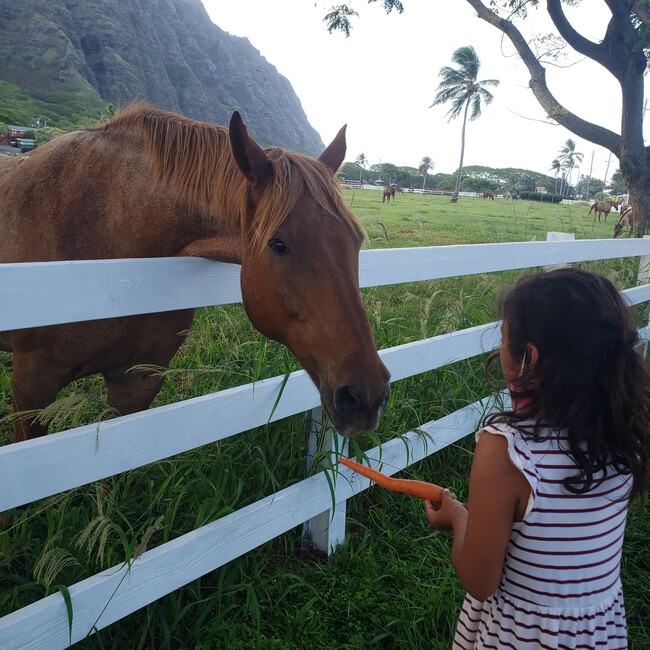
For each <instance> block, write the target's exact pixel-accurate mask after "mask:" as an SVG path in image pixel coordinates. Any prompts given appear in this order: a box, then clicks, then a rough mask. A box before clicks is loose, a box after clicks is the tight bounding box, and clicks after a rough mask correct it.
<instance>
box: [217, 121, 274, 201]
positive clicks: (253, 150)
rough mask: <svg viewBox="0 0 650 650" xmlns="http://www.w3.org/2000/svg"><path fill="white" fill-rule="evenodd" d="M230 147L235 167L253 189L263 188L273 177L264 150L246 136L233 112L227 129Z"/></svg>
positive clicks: (241, 123)
mask: <svg viewBox="0 0 650 650" xmlns="http://www.w3.org/2000/svg"><path fill="white" fill-rule="evenodd" d="M228 133H229V136H230V147H231V149H232V155H233V156H234V158H235V162H236V163H237V166H238V167H239V169H240V170H241V172H242V174H244V176H246V178H247V179H248V180H249V181H250V182H251V183H252V184H253V186H254V187H258V188H259V187H263V186H264V185H266V183H267V182H268V180H269V179H270V178H271V176H272V175H273V167H272V166H271V161H270V160H269V159H268V157H267V155H266V153H265V152H264V149H262V147H260V146H259V145H258V144H257V142H255V140H253V139H252V138H251V137H250V136H249V135H248V129H247V128H246V125H245V124H244V121H243V120H242V118H241V115H240V114H239V113H238V112H237V111H235V112H234V113H233V114H232V117H231V118H230V125H229V127H228Z"/></svg>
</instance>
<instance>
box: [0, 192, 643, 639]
mask: <svg viewBox="0 0 650 650" xmlns="http://www.w3.org/2000/svg"><path fill="white" fill-rule="evenodd" d="M344 191H345V196H346V198H347V200H348V203H349V204H350V205H351V207H352V210H353V211H354V213H355V214H356V215H357V216H358V217H359V219H360V220H361V221H362V222H363V224H364V226H365V227H366V230H367V232H368V241H367V247H368V248H386V247H391V248H397V247H413V246H430V245H441V244H464V243H483V242H501V241H529V240H531V239H537V240H543V239H546V233H547V231H563V232H574V233H575V236H576V238H578V239H584V238H602V237H611V233H612V229H613V225H614V223H615V220H616V218H617V217H616V215H615V213H613V214H612V215H610V219H609V220H608V223H607V224H606V225H605V224H598V223H596V224H594V222H593V217H588V216H587V211H588V207H586V206H584V205H574V206H566V205H549V204H539V203H533V204H531V203H526V202H523V201H519V202H514V203H513V202H508V201H501V200H496V201H483V200H480V199H476V198H461V199H460V201H459V202H458V204H455V205H454V204H451V203H450V202H449V199H448V198H446V197H437V196H419V195H412V194H401V195H400V194H398V195H397V200H396V202H395V203H394V204H382V203H381V194H380V193H379V192H372V191H360V190H356V191H355V190H349V189H346V190H344ZM612 217H613V219H612ZM585 266H586V267H587V268H590V269H591V270H594V271H597V272H600V273H603V274H605V275H607V276H608V277H610V278H611V279H612V280H613V281H614V282H615V284H616V285H617V286H618V287H619V288H621V289H623V288H626V287H629V286H633V285H634V284H635V281H636V273H637V266H638V265H637V264H636V263H635V262H634V261H621V260H612V261H608V262H594V263H590V264H588V265H585ZM517 275H518V273H517V272H503V273H494V274H480V275H476V276H468V277H464V278H450V279H447V280H436V281H428V282H420V283H409V284H403V285H396V286H392V287H377V288H372V289H366V290H364V291H363V296H364V302H365V305H366V308H367V311H368V315H369V317H370V321H371V323H372V326H373V329H374V332H375V337H376V341H377V345H378V347H379V348H386V347H390V346H394V345H398V344H401V343H406V342H409V341H413V340H417V339H420V338H423V337H425V336H433V335H436V334H440V333H443V332H448V331H454V330H457V329H462V328H466V327H470V326H474V325H479V324H483V323H488V322H491V321H492V320H494V319H495V311H494V304H495V301H496V299H497V298H498V296H499V295H500V293H501V292H502V291H503V290H504V289H505V288H507V287H508V286H510V285H511V283H512V282H513V281H514V279H515V278H516V277H517ZM483 362H484V359H483V358H478V359H474V360H471V361H463V362H459V363H456V364H453V365H451V366H448V367H445V368H442V369H440V370H437V371H433V372H429V373H426V374H425V375H421V376H418V377H416V378H412V379H407V380H404V381H401V382H396V383H395V384H394V385H393V394H392V397H391V402H390V404H389V406H388V408H387V410H386V412H385V414H384V417H383V419H382V422H381V425H380V429H379V431H377V432H376V433H375V434H373V435H372V436H365V437H363V438H361V439H358V440H357V441H355V442H354V443H353V444H355V445H358V446H359V448H360V449H368V448H370V447H372V446H374V445H376V444H378V442H380V441H382V440H388V439H390V438H392V437H394V436H395V435H398V434H400V433H402V432H405V431H408V430H410V429H413V428H414V427H417V426H418V425H420V424H422V423H424V422H427V421H429V420H432V419H435V418H438V417H440V416H442V415H445V414H447V413H450V412H452V411H454V410H456V409H458V408H460V407H462V406H464V405H466V404H468V403H470V402H473V401H474V400H476V399H478V398H480V397H483V396H485V395H487V394H488V393H489V392H490V388H489V385H488V383H487V381H486V379H485V377H484V372H483ZM297 368H298V365H297V363H296V362H295V360H294V359H293V358H292V357H291V356H290V355H289V354H287V353H286V351H284V350H283V349H282V348H281V347H280V346H279V345H277V344H275V343H272V342H265V341H264V340H263V339H262V338H261V337H260V336H259V335H258V334H257V333H256V332H255V331H254V330H253V328H252V326H251V325H250V323H249V322H248V320H247V318H246V316H245V313H244V311H243V308H242V307H241V306H226V307H214V308H209V309H202V310H200V312H199V314H198V318H197V321H196V323H195V327H194V328H193V331H192V333H191V335H190V337H189V338H188V340H187V342H186V344H185V345H184V347H183V348H182V350H181V352H180V353H179V355H177V357H176V358H175V359H174V363H173V368H172V369H171V370H170V372H169V373H168V377H167V381H166V383H165V386H164V388H163V390H162V391H161V393H160V395H159V396H158V398H157V399H156V402H155V405H160V404H166V403H170V402H174V401H178V400H181V399H186V398H189V397H194V396H198V395H202V394H205V393H207V392H210V391H216V390H220V389H223V388H227V387H230V386H234V385H239V384H243V383H247V382H250V381H253V380H255V379H263V378H266V377H271V376H275V375H279V374H283V373H285V372H286V371H287V370H294V369H297ZM10 372H11V358H10V356H9V355H6V354H5V355H2V356H1V357H0V391H1V393H2V398H3V399H2V403H1V404H0V408H2V409H4V411H3V412H2V413H0V416H4V419H3V421H2V424H1V428H0V442H4V443H6V442H8V441H9V440H10V439H11V423H10V419H9V417H8V416H9V414H10V406H9V400H10ZM104 398H105V394H104V389H103V386H102V384H101V383H100V382H99V381H98V380H97V379H96V378H89V379H86V380H83V381H79V382H77V383H75V384H74V385H73V386H71V387H70V388H68V389H67V390H66V391H64V393H63V394H62V396H61V400H60V401H59V402H58V404H57V408H55V409H52V412H51V417H52V418H53V422H54V426H53V429H56V430H61V429H65V428H69V427H70V426H77V425H80V424H85V423H87V422H92V421H95V420H97V419H98V418H103V417H108V415H109V414H107V413H105V411H104V409H105V404H104ZM303 429H304V419H303V418H302V417H298V416H296V417H293V418H289V419H287V420H283V421H281V422H279V423H276V424H273V425H270V426H267V427H261V428H258V429H255V430H252V431H249V432H246V433H244V434H241V435H239V436H237V437H236V438H233V439H231V440H227V441H225V442H220V443H216V444H213V445H208V446H206V447H203V448H201V449H198V450H195V451H192V452H188V453H185V454H182V455H180V456H178V457H174V458H171V459H168V460H165V461H163V462H159V463H155V464H152V465H148V466H145V467H142V468H139V469H137V470H133V471H131V472H127V473H124V474H122V475H119V476H117V477H113V478H110V479H107V480H104V481H101V482H98V483H96V484H93V485H88V486H85V487H82V488H78V489H76V490H72V491H70V492H68V493H65V494H61V495H57V496H54V497H52V498H50V499H47V500H45V501H43V502H39V503H35V504H31V505H29V506H27V507H25V508H24V509H20V510H16V511H12V512H9V513H5V515H6V516H7V517H8V519H9V520H10V523H9V524H8V525H9V526H10V527H9V528H8V529H5V530H4V532H3V533H2V534H0V616H1V615H4V614H6V613H8V612H9V611H13V610H15V609H18V608H19V607H21V606H23V605H26V604H29V603H31V602H33V601H35V600H37V599H39V598H42V597H43V596H45V595H47V594H49V593H53V592H56V590H57V587H56V585H61V584H64V585H71V584H73V583H75V582H77V581H79V580H81V579H83V578H85V577H87V576H89V575H92V574H94V573H96V572H98V571H100V570H102V569H106V568H108V567H111V566H113V565H115V564H118V563H120V562H122V561H123V560H124V559H126V558H129V557H132V556H133V554H134V551H135V549H136V547H138V546H139V545H140V548H141V547H142V544H143V542H146V543H148V546H149V547H150V548H151V547H153V546H156V545H158V544H161V543H163V542H166V541H169V540H171V539H173V538H175V537H177V536H179V535H181V534H183V533H186V532H188V531H190V530H192V529H194V528H196V527H198V526H200V525H203V524H205V523H208V522H210V521H212V520H214V519H216V518H219V517H221V516H223V515H225V514H228V513H230V512H232V511H234V510H237V509H239V508H241V507H243V506H244V505H246V504H249V503H252V502H254V501H257V500H258V499H259V498H261V497H263V496H266V495H268V494H272V493H273V492H274V491H276V490H278V489H281V488H282V487H286V486H288V485H290V484H292V483H295V482H297V481H299V480H301V479H302V478H303V477H304V475H305V469H304V452H303ZM472 448H473V444H472V440H471V439H466V440H464V441H462V442H461V443H460V444H458V445H454V446H452V447H449V448H446V449H444V450H442V451H441V452H439V453H437V454H435V455H433V456H432V457H431V458H429V459H427V460H425V461H423V462H421V463H418V464H417V465H414V466H412V467H410V468H409V469H408V470H407V471H405V472H403V473H402V474H401V476H410V477H414V478H420V479H424V480H431V481H435V482H437V483H440V484H443V485H447V486H449V487H450V488H451V489H452V490H453V491H454V492H455V493H456V494H457V495H458V496H459V498H461V499H462V498H465V497H466V491H467V478H468V472H469V468H470V465H471V459H472ZM348 515H349V522H348V523H349V528H348V531H349V532H348V536H347V539H346V542H345V543H344V544H343V545H342V546H341V547H340V548H339V549H338V550H337V551H336V553H335V554H334V556H333V557H331V558H329V559H328V558H325V557H323V556H322V555H320V554H318V553H315V552H313V551H312V550H310V549H309V548H305V547H304V544H303V542H302V540H301V530H300V529H296V530H293V531H291V532H289V533H287V534H285V535H283V536H281V537H279V538H276V539H275V540H273V541H272V542H270V543H268V544H265V545H264V546H262V547H260V548H258V549H256V550H255V551H253V552H250V553H248V554H246V555H245V556H243V557H241V558H239V559H237V560H235V561H233V562H231V563H229V564H228V565H226V566H224V567H223V568H222V569H220V570H218V571H215V572H213V573H211V574H209V575H207V576H204V577H203V578H201V579H200V580H196V581H194V582H192V583H191V584H189V585H187V587H185V588H183V589H181V590H179V591H177V592H175V593H173V594H171V595H169V596H167V597H165V598H163V599H161V600H159V601H157V602H156V603H153V604H151V605H149V606H148V607H146V608H144V609H143V610H141V611H139V612H136V613H134V614H132V615H131V616H129V617H127V618H126V619H123V620H122V621H120V622H118V623H117V624H115V625H113V626H111V627H109V628H107V629H105V630H101V631H99V632H98V633H97V634H95V635H94V636H93V637H90V638H89V639H87V640H86V641H84V642H82V643H80V644H78V645H77V646H75V647H79V648H115V649H125V648H129V649H130V648H134V649H135V648H146V649H152V650H153V649H155V650H159V649H163V648H165V649H167V648H169V649H180V648H188V649H189V648H192V649H195V650H199V649H204V650H208V649H213V648H242V649H246V650H251V649H255V650H266V649H273V648H278V649H287V650H289V649H294V648H295V649H301V648H316V649H323V650H329V649H332V650H334V649H340V648H346V649H362V648H386V649H397V648H404V649H406V648H408V649H420V648H422V649H425V648H426V649H438V648H440V649H443V648H449V647H450V642H451V638H452V635H453V631H454V629H455V623H456V618H457V612H458V608H459V605H460V602H461V599H462V597H463V591H462V589H461V587H460V585H459V583H458V581H457V579H456V577H455V575H454V573H453V571H452V569H451V567H450V564H449V549H450V537H449V536H448V535H445V534H438V533H436V532H435V531H433V530H432V529H431V528H430V527H429V525H428V522H427V520H426V517H425V515H424V508H423V507H422V505H421V503H419V502H418V501H417V500H415V499H412V498H409V497H405V496H400V495H395V494H391V493H387V492H385V491H382V490H380V489H379V488H376V487H373V488H371V489H369V490H367V491H365V492H364V493H362V494H360V495H358V496H356V497H354V498H353V499H351V500H350V501H349V503H348ZM5 524H6V525H7V523H6V522H5ZM649 538H650V513H649V510H648V507H647V506H646V507H645V508H644V509H641V510H640V509H633V510H632V511H631V513H630V519H629V526H628V531H627V541H626V547H625V559H624V565H623V579H624V584H625V590H626V601H627V607H628V623H629V634H630V639H631V647H632V648H637V649H639V650H640V649H641V648H649V647H650V623H649V621H650V558H649V556H650V552H649V550H648V548H649V545H648V542H647V540H648V539H649Z"/></svg>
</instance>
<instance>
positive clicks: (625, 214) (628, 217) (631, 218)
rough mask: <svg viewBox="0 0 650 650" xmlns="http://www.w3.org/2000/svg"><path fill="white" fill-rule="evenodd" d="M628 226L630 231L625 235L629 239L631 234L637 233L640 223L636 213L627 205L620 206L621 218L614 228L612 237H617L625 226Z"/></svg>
mask: <svg viewBox="0 0 650 650" xmlns="http://www.w3.org/2000/svg"><path fill="white" fill-rule="evenodd" d="M626 223H627V225H628V226H629V228H630V230H629V231H628V233H627V236H628V237H631V236H632V234H633V233H635V232H638V230H639V229H640V226H641V221H640V219H639V215H638V214H637V211H636V210H635V209H634V207H633V206H631V205H630V204H629V203H626V204H624V205H622V206H621V216H620V218H619V220H618V221H617V222H616V225H615V226H614V237H618V236H619V235H620V234H621V232H623V227H624V226H625V224H626Z"/></svg>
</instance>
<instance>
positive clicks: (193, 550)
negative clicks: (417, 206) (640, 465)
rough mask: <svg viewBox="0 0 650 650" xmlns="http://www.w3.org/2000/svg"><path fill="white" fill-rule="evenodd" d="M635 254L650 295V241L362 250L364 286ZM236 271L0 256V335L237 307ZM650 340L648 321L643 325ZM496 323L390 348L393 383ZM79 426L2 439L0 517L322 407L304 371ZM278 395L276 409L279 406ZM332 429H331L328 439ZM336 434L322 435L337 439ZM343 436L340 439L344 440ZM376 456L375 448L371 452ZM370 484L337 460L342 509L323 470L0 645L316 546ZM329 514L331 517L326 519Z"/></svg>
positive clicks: (457, 356)
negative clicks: (262, 551) (299, 537)
mask: <svg viewBox="0 0 650 650" xmlns="http://www.w3.org/2000/svg"><path fill="white" fill-rule="evenodd" d="M620 257H640V258H641V259H640V273H639V278H640V284H641V286H637V287H634V288H631V289H628V290H626V291H625V292H624V293H625V295H626V296H627V298H628V300H629V302H630V303H631V304H638V303H641V302H645V301H648V300H650V285H648V284H647V281H648V275H649V272H648V269H649V268H650V239H627V240H625V239H624V240H581V241H547V242H525V243H501V244H478V245H460V246H440V247H427V248H409V249H387V250H372V251H363V252H362V255H361V260H360V285H361V287H362V288H363V287H370V286H379V285H388V284H398V283H402V282H413V281H422V280H429V279H434V278H445V277H452V276H460V275H471V274H476V273H485V272H493V271H501V270H508V269H523V268H529V267H532V266H549V265H556V264H564V263H569V262H578V261H587V260H597V259H611V258H620ZM240 300H241V294H240V291H239V267H238V266H235V265H229V264H221V263H217V262H210V261H206V260H202V259H188V258H184V259H179V258H163V259H132V260H104V261H75V262H50V263H34V264H4V265H0V305H1V306H2V309H1V310H0V331H3V330H9V329H16V328H21V327H31V326H41V325H51V324H57V323H64V322H71V321H82V320H92V319H97V318H110V317H115V316H125V315H131V314H137V313H146V312H156V311H166V310H171V309H181V308H187V307H200V306H208V305H217V304H226V303H233V302H239V301H240ZM641 336H642V338H644V339H645V340H647V338H648V327H645V328H644V329H643V330H642V331H641ZM499 342H500V335H499V331H498V327H496V326H495V324H491V325H484V326H479V327H472V328H469V329H466V330H462V331H457V332H452V333H449V334H443V335H441V336H435V337H432V338H429V339H425V340H420V341H416V342H413V343H409V344H406V345H401V346H398V347H393V348H389V349H385V350H382V351H381V356H382V359H383V360H384V363H385V364H386V366H387V367H388V369H389V370H390V372H391V374H392V381H399V380H400V379H403V378H405V377H410V376H413V375H417V374H420V373H423V372H426V371H428V370H432V369H434V368H439V367H441V366H444V365H446V364H449V363H452V362H454V361H458V360H461V359H467V358H470V357H473V356H475V355H478V354H481V353H483V352H486V351H489V350H492V349H494V348H495V347H497V346H498V345H499ZM283 380H284V378H283V377H275V378H272V379H268V380H265V381H261V382H257V383H256V384H255V386H253V385H252V384H248V385H245V386H239V387H236V388H232V389H228V390H223V391H220V392H218V393H214V394H211V395H205V396H203V397H198V398H194V399H190V400H186V401H183V402H179V403H176V404H171V405H168V406H162V407H158V408H154V409H150V410H148V411H145V412H142V413H136V414H133V415H128V416H124V417H120V418H116V419H114V420H109V421H105V422H101V423H98V424H92V425H89V426H83V427H78V428H76V429H72V430H69V431H65V432H61V433H56V434H53V435H50V436H47V437H45V438H42V439H39V440H31V441H26V442H21V443H16V444H11V445H7V446H4V447H2V448H0V512H2V511H4V510H7V509H9V508H13V507H16V506H19V505H22V504H25V503H30V502H32V501H34V500H37V499H42V498H44V497H48V496H50V495H53V494H57V493H59V492H62V491H64V490H68V489H70V488H74V487H77V486H80V485H84V484H87V483H90V482H92V481H97V480H99V479H102V478H105V477H107V476H111V475H113V474H117V473H119V472H123V471H126V470H129V469H133V468H135V467H139V466H142V465H145V464H147V463H151V462H154V461H157V460H160V459H163V458H166V457H168V456H171V455H173V454H178V453H181V452H183V451H187V450H189V449H194V448H196V447H198V446H201V445H205V444H208V443H213V442H215V441H217V440H222V439H224V438H227V437H229V436H232V435H235V434H237V433H240V432H242V431H246V430H249V429H251V428H253V427H257V426H260V425H263V424H266V423H267V422H268V421H269V416H270V414H271V413H272V417H271V420H272V421H275V420H280V419H281V418H285V417H288V416H290V415H294V414H296V413H300V412H303V411H310V410H314V409H318V408H319V396H318V392H317V390H316V389H315V387H314V386H313V385H312V383H311V382H310V380H309V379H308V377H307V375H306V373H305V372H304V371H298V372H294V373H292V374H291V375H290V377H289V379H288V381H287V383H286V385H285V386H284V390H282V383H283ZM279 394H281V399H280V400H279V402H278V404H277V407H276V408H275V410H274V405H275V403H276V400H277V398H278V395H279ZM490 401H491V400H490V398H486V399H484V400H481V401H480V402H477V403H475V404H472V405H470V406H467V407H465V408H463V409H461V410H459V411H457V412H455V413H452V414H450V415H448V416H446V417H444V418H442V419H440V420H437V421H432V422H428V423H426V424H423V425H421V427H419V430H420V431H421V430H423V431H425V432H426V433H427V434H428V436H423V435H421V433H420V432H414V431H413V432H407V433H405V434H404V436H402V437H400V438H396V439H394V440H392V441H390V442H388V443H384V444H383V445H382V448H381V451H379V450H371V451H369V452H368V455H369V457H371V458H373V457H379V456H380V455H381V458H382V461H383V463H384V467H383V469H384V471H385V472H386V473H388V474H392V473H395V472H396V471H398V470H400V469H403V468H404V467H406V466H408V465H409V464H412V463H414V462H416V461H418V460H420V459H422V458H424V457H426V456H427V455H430V454H432V453H435V452H436V451H438V450H439V449H441V448H443V447H444V446H446V445H448V444H450V443H452V442H454V441H456V440H458V439H460V438H462V437H463V436H465V435H468V434H470V433H472V432H473V431H474V430H475V428H476V426H477V423H478V422H479V420H480V418H481V416H482V415H483V414H484V413H485V412H486V410H487V409H489V408H490ZM328 436H329V438H328ZM331 438H332V436H331V432H330V434H327V433H326V435H325V439H326V442H327V440H330V442H331ZM334 443H336V444H339V445H340V444H341V441H340V440H334ZM374 452H376V453H374ZM368 485H369V481H368V480H367V479H364V478H361V477H359V476H358V475H356V474H354V473H353V472H350V471H349V470H347V469H342V470H341V474H340V475H338V478H337V480H336V489H335V494H334V497H335V502H336V504H337V505H336V508H335V510H334V513H333V515H332V512H331V508H332V495H331V492H330V489H329V484H328V481H327V478H326V476H325V475H324V473H322V472H320V473H317V474H315V475H313V476H311V477H310V478H307V479H305V480H304V481H301V482H300V483H297V484H295V485H292V486H291V487H289V488H286V489H283V490H280V491H279V492H276V493H275V494H272V495H269V496H267V497H266V498H264V499H262V500H260V501H258V502H256V503H254V504H251V505H249V506H246V507H244V508H242V509H241V510H238V511H236V512H234V513H232V514H230V515H227V516H225V517H223V518H221V519H219V520H217V521H214V522H212V523H210V524H208V525H207V526H203V527H201V528H199V529H197V530H194V531H192V532H190V533H188V534H186V535H183V536H181V537H178V538H177V539H174V540H172V541H170V542H168V543H165V544H162V545H161V546H159V547H157V548H154V549H152V550H149V551H147V552H145V553H143V554H142V555H141V556H139V557H138V558H136V559H133V560H132V561H128V558H125V562H124V563H123V564H120V565H117V566H115V567H113V568H111V569H109V570H107V571H103V572H101V573H99V574H97V575H94V576H92V577H89V578H87V579H85V580H83V581H81V582H79V583H77V584H75V585H71V586H70V587H69V594H70V597H71V603H72V610H73V619H72V626H71V630H70V629H69V623H70V621H69V619H68V614H67V608H66V603H65V601H64V598H63V596H62V595H61V594H60V593H58V594H54V595H51V596H49V597H47V598H44V599H42V600H40V601H38V602H35V603H33V604H31V605H29V606H27V607H24V608H22V609H20V610H18V611H15V612H12V613H10V614H8V615H6V616H4V617H3V618H1V619H0V648H3V650H9V649H12V648H16V649H18V648H20V649H21V650H25V649H26V648H43V649H47V650H54V649H56V648H65V647H68V645H69V643H70V641H72V643H74V642H76V641H79V640H81V639H83V638H85V637H86V636H87V635H88V634H90V633H91V630H92V629H93V628H96V629H101V628H103V627H106V626H107V625H110V624H111V623H113V622H115V621H118V620H119V619H121V618H123V617H124V616H126V615H128V614H129V613H131V612H134V611H136V610H137V609H139V608H141V607H143V606H145V605H147V604H148V603H151V602H153V601H154V600H156V599H158V598H160V597H162V596H164V595H165V594H168V593H170V592H172V591H174V590H176V589H178V588H179V587H181V586H183V585H185V584H187V583H189V582H191V581H192V580H195V579H196V578H198V577H200V576H202V575H204V574H206V573H208V572H209V571H213V570H215V569H217V568H218V567H220V566H222V565H224V564H225V563H227V562H229V561H230V560H232V559H234V558H237V557H239V556H241V555H243V554H245V553H246V552H248V551H249V550H252V549H253V548H255V547H257V546H259V545H260V544H263V543H264V542H267V541H269V540H271V539H273V538H274V537H276V536H278V535H280V534H282V533H284V532H286V531H288V530H290V529H292V528H294V527H295V526H297V525H300V524H302V523H306V529H307V530H308V532H309V533H310V535H311V536H312V537H313V539H314V541H315V542H316V543H317V544H319V545H320V546H321V548H325V549H330V550H331V548H333V546H334V545H335V544H336V543H337V541H338V540H340V539H341V538H342V536H343V534H344V526H345V524H344V519H345V501H346V500H347V499H349V498H350V497H351V496H352V495H354V494H356V493H358V492H360V491H362V490H364V489H366V488H367V487H368ZM328 523H329V526H328Z"/></svg>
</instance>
